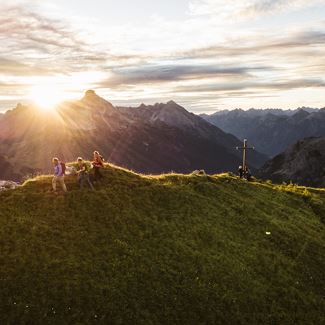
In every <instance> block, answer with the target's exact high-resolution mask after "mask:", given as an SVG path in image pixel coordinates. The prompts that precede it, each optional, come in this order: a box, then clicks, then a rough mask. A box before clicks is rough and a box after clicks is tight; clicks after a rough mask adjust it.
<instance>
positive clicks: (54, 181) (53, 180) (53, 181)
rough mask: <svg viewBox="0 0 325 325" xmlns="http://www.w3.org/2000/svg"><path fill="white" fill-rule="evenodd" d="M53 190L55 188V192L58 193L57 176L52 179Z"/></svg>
mask: <svg viewBox="0 0 325 325" xmlns="http://www.w3.org/2000/svg"><path fill="white" fill-rule="evenodd" d="M52 188H53V191H54V192H55V191H56V176H54V177H53V178H52Z"/></svg>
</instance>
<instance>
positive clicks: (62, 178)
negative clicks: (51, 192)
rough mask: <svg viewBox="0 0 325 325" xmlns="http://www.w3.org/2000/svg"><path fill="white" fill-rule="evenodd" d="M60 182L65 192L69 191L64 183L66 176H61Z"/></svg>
mask: <svg viewBox="0 0 325 325" xmlns="http://www.w3.org/2000/svg"><path fill="white" fill-rule="evenodd" d="M59 182H60V185H61V188H62V190H63V192H65V193H66V192H67V187H66V186H65V183H64V176H60V177H59Z"/></svg>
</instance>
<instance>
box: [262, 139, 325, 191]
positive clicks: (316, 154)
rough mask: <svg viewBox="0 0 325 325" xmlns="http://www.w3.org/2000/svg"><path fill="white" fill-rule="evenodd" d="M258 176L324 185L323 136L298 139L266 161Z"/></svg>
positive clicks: (309, 184) (324, 158)
mask: <svg viewBox="0 0 325 325" xmlns="http://www.w3.org/2000/svg"><path fill="white" fill-rule="evenodd" d="M259 176H260V177H262V178H267V179H272V180H273V181H276V182H289V181H292V182H294V183H297V184H301V185H308V186H316V187H325V137H321V138H306V139H303V140H300V141H298V142H297V143H296V144H294V145H293V146H291V147H290V148H288V149H287V150H286V151H284V152H283V153H281V154H280V155H277V156H276V157H274V158H273V159H271V160H270V161H268V162H267V163H266V164H265V165H264V166H263V167H262V168H261V170H260V171H259Z"/></svg>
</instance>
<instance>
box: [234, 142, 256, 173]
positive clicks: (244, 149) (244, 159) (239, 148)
mask: <svg viewBox="0 0 325 325" xmlns="http://www.w3.org/2000/svg"><path fill="white" fill-rule="evenodd" d="M236 149H237V150H243V170H244V171H245V169H246V159H247V150H249V149H253V150H254V149H255V148H254V147H248V146H247V139H244V145H243V147H236Z"/></svg>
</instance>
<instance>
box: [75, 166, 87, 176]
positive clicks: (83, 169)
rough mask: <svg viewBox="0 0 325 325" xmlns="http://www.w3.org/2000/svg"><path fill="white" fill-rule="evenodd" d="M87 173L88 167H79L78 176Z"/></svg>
mask: <svg viewBox="0 0 325 325" xmlns="http://www.w3.org/2000/svg"><path fill="white" fill-rule="evenodd" d="M85 171H86V165H85V164H84V165H82V167H79V169H78V171H77V174H80V173H82V172H85Z"/></svg>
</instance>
